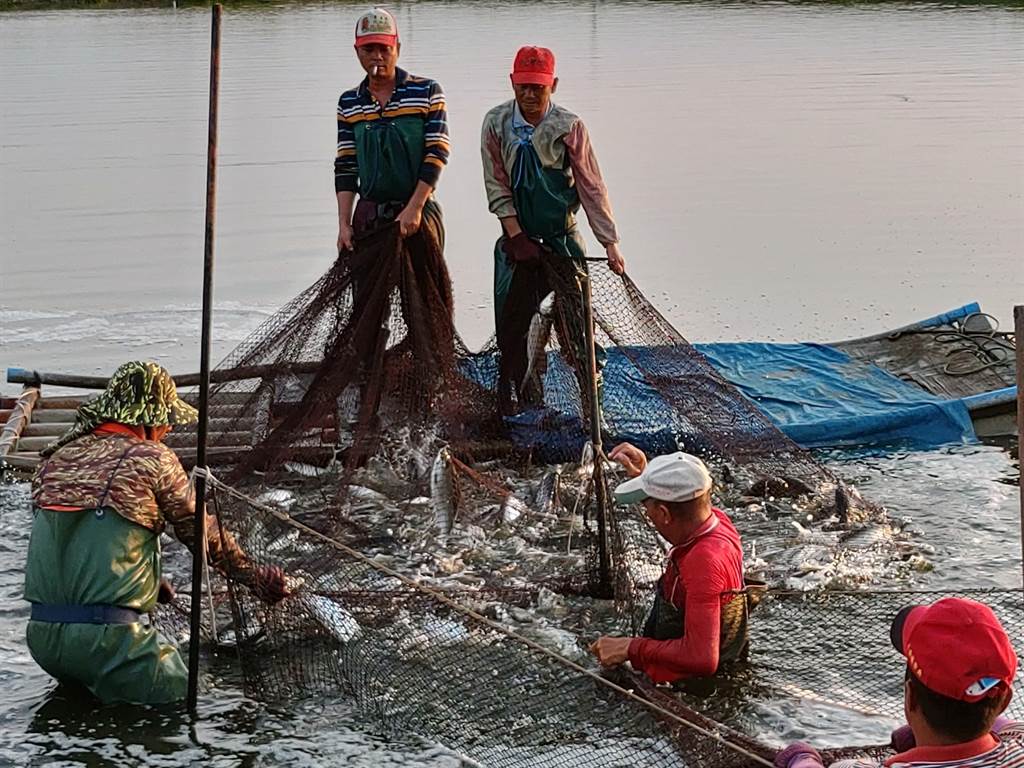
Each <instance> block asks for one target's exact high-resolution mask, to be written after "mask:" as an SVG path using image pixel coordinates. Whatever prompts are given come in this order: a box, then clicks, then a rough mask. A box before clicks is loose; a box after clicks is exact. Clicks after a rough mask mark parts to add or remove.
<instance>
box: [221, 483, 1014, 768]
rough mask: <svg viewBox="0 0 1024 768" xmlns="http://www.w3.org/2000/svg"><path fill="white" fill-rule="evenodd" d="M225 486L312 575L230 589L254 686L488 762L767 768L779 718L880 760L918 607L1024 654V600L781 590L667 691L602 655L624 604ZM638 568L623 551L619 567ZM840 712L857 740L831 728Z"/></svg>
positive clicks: (1003, 594) (833, 752)
mask: <svg viewBox="0 0 1024 768" xmlns="http://www.w3.org/2000/svg"><path fill="white" fill-rule="evenodd" d="M210 483H211V486H212V504H213V508H214V511H215V513H216V514H217V515H218V516H219V517H220V519H221V521H222V523H223V524H224V525H225V526H227V527H228V529H230V530H234V531H236V532H237V534H238V536H239V539H240V541H242V542H243V543H244V546H245V547H246V550H247V552H248V553H249V556H250V557H251V558H252V559H253V560H254V561H255V562H256V563H258V564H264V565H280V564H282V563H297V562H298V563H301V564H302V567H301V568H293V570H292V572H291V575H292V577H293V578H295V579H296V580H297V581H296V583H295V591H294V594H293V595H292V596H290V597H288V598H286V599H285V600H284V601H282V602H280V603H278V604H276V605H273V606H268V605H266V604H264V603H262V602H260V601H258V600H257V599H255V598H254V597H252V596H251V595H250V594H249V593H248V592H247V591H246V590H245V589H244V588H242V587H239V586H237V585H235V584H234V583H233V582H232V580H231V579H230V578H229V579H228V581H227V583H228V587H229V591H230V594H231V601H230V608H231V611H232V617H233V629H232V630H231V638H230V639H229V638H226V637H224V636H223V635H222V637H221V642H225V641H227V642H232V643H233V644H235V646H236V648H237V652H238V654H239V658H240V660H241V668H242V670H243V674H244V679H245V684H246V688H247V691H248V692H249V693H250V694H251V695H253V696H256V697H259V698H262V699H265V700H270V701H280V700H282V699H285V698H288V697H291V696H306V695H311V694H318V693H319V694H324V693H343V694H346V695H348V696H350V697H351V699H352V700H353V701H354V702H355V703H356V704H357V706H358V707H359V709H360V711H361V712H362V713H363V714H364V715H365V716H366V717H367V718H368V719H369V720H370V721H371V722H373V723H376V724H377V726H378V727H380V728H381V729H382V731H384V732H385V733H390V734H404V733H415V734H419V735H422V736H424V737H427V738H430V739H434V740H437V741H439V742H441V743H442V744H444V745H445V746H446V747H448V748H450V749H452V750H455V751H456V752H458V753H460V754H462V755H465V756H466V757H468V758H469V759H470V760H471V761H476V762H479V763H480V764H483V765H494V766H527V765H529V766H537V765H541V766H563V765H564V766H612V765H623V764H639V763H643V764H650V765H654V766H662V765H665V766H682V765H688V766H712V767H713V766H746V765H763V764H764V763H763V762H759V760H758V758H760V759H761V760H764V759H767V760H770V759H771V756H772V754H773V753H774V750H775V749H777V748H778V746H779V741H778V737H777V736H776V735H774V734H772V733H771V732H766V729H765V726H764V722H765V721H766V720H770V719H771V716H772V713H775V716H776V717H777V716H778V714H777V713H778V712H779V711H784V712H786V713H787V716H788V719H789V721H790V723H791V726H790V727H791V729H792V728H797V729H803V733H806V734H810V735H812V736H814V737H815V741H816V743H818V744H819V745H821V746H824V747H826V749H824V750H823V752H824V753H825V755H826V757H828V758H829V759H838V758H839V757H842V756H849V755H853V754H870V755H876V756H878V755H882V754H884V752H885V750H884V749H883V748H882V747H849V746H842V745H848V744H849V743H850V742H851V740H857V736H859V737H860V738H859V741H861V742H862V743H865V744H869V743H882V742H884V741H885V740H886V738H887V736H888V733H889V731H890V730H891V729H892V728H894V727H896V726H897V725H898V724H899V723H900V722H901V719H902V680H903V662H901V658H900V657H899V655H898V654H897V653H896V652H895V651H894V650H893V649H892V648H891V646H889V641H888V632H887V627H888V624H889V623H890V622H891V620H892V618H893V616H895V614H896V613H897V612H898V611H899V609H900V608H902V607H904V606H906V605H908V604H913V603H922V602H932V601H934V600H937V599H939V598H941V597H944V596H949V595H951V594H956V595H958V596H962V597H969V598H971V599H975V600H980V601H983V602H985V603H987V604H989V605H991V606H992V608H993V610H994V611H995V612H996V614H997V615H998V616H999V617H1000V619H1001V621H1002V622H1003V625H1004V626H1005V627H1006V629H1007V631H1008V632H1009V634H1010V635H1011V637H1012V638H1013V640H1014V642H1015V644H1017V645H1018V647H1019V648H1020V647H1022V646H1021V645H1020V641H1021V640H1022V638H1024V595H1022V593H1021V592H1020V591H993V590H969V591H960V592H956V593H945V592H920V591H892V592H834V591H825V592H801V593H798V592H792V591H766V592H763V593H760V597H761V599H760V603H759V605H758V606H757V608H756V610H755V613H754V616H753V620H752V622H751V650H750V654H749V657H748V658H747V659H745V660H742V661H737V662H734V663H733V664H731V665H730V666H729V667H727V668H724V669H722V670H721V671H720V673H719V674H718V675H717V676H716V677H715V678H712V679H699V680H694V681H688V682H687V683H685V684H683V685H681V686H677V687H675V688H668V687H655V686H653V685H651V684H650V683H649V682H647V681H645V679H644V678H643V677H642V676H639V675H636V674H633V673H628V672H624V671H621V670H620V671H614V672H601V671H600V670H598V668H597V667H596V665H595V663H594V662H593V660H592V658H590V657H589V656H588V654H587V653H586V650H585V645H584V643H585V642H586V640H588V639H590V638H592V637H594V636H596V635H597V634H598V633H600V632H604V631H613V630H615V629H621V628H622V624H621V621H620V616H619V614H617V613H616V611H615V608H614V602H613V601H593V600H583V599H575V600H574V599H573V598H571V597H562V596H557V595H554V596H553V595H552V594H551V593H549V592H548V591H547V590H546V588H544V587H537V586H524V587H520V588H510V587H508V586H501V584H502V577H501V575H500V574H496V575H495V577H494V579H493V581H491V582H489V583H483V584H478V585H475V586H473V587H468V586H466V587H456V588H452V587H451V586H446V587H444V586H440V585H439V584H438V583H437V582H436V581H434V580H432V579H431V578H429V576H428V577H426V578H423V577H420V578H417V579H416V580H415V581H414V580H413V579H411V578H410V577H409V576H405V575H403V573H401V572H400V571H399V570H397V568H398V567H400V566H398V565H396V564H395V563H394V561H392V560H388V559H386V558H382V557H380V553H379V552H377V553H372V554H365V553H364V552H362V551H360V550H359V549H355V548H353V547H350V546H348V545H347V544H345V543H343V542H341V541H340V540H338V539H334V538H332V537H331V536H329V535H326V534H324V533H322V532H320V531H317V530H316V529H315V528H313V527H311V526H309V525H306V524H304V523H302V522H300V521H299V520H297V519H295V518H294V517H293V516H292V515H291V514H290V513H289V512H286V511H284V510H282V509H281V508H279V507H276V506H272V505H265V504H261V503H259V502H256V501H255V500H253V499H250V498H247V497H246V496H245V494H243V493H241V492H239V491H238V490H236V489H234V488H233V487H231V486H227V485H224V484H222V483H220V482H219V481H217V480H216V479H215V478H211V479H210ZM370 551H371V552H372V547H371V549H370ZM627 561H628V557H626V556H625V555H623V554H621V553H616V560H615V562H614V564H613V565H614V568H615V570H617V571H618V570H620V569H629V568H631V567H633V564H631V563H629V562H627ZM392 566H395V567H392ZM403 570H407V569H405V568H403ZM229 576H230V574H229ZM602 611H604V612H603V613H602ZM1010 711H1011V714H1013V713H1020V707H1019V704H1014V705H1013V706H1012V707H1011V710H1010ZM837 713H838V715H839V716H840V717H839V720H840V722H841V723H842V728H843V730H842V732H839V733H831V734H829V733H827V732H826V733H821V732H820V730H819V729H820V725H821V722H822V719H823V718H827V717H833V718H834V717H835V716H836V714H837ZM794 723H795V725H792V724H794ZM792 732H793V731H792V730H790V733H792ZM798 733H799V730H798ZM471 764H473V763H471Z"/></svg>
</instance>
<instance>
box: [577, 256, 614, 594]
mask: <svg viewBox="0 0 1024 768" xmlns="http://www.w3.org/2000/svg"><path fill="white" fill-rule="evenodd" d="M580 288H581V291H582V293H583V315H584V317H583V324H584V326H585V328H586V334H587V365H588V368H589V370H588V374H589V375H588V376H587V389H588V390H589V391H590V442H591V446H592V447H593V449H594V502H595V503H596V505H597V551H598V578H599V580H600V586H601V592H602V593H604V594H610V593H611V561H610V556H609V551H608V520H607V516H606V511H607V505H608V504H607V502H608V500H607V498H606V495H605V485H604V467H603V466H602V465H603V464H604V458H603V457H604V451H603V450H602V446H601V403H600V401H599V400H598V387H597V344H596V342H595V341H594V303H593V294H592V293H591V288H590V275H586V274H584V275H580Z"/></svg>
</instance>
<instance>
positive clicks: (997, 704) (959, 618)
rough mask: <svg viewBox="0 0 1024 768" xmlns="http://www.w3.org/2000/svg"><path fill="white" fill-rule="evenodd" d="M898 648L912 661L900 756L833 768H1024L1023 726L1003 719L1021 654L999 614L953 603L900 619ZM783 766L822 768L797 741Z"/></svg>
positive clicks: (782, 756)
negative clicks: (1023, 767)
mask: <svg viewBox="0 0 1024 768" xmlns="http://www.w3.org/2000/svg"><path fill="white" fill-rule="evenodd" d="M890 636H891V638H892V643H893V645H894V646H895V648H896V650H897V651H899V652H900V653H901V654H903V656H904V657H905V658H906V660H907V671H906V681H905V683H904V688H903V696H904V699H903V707H904V711H905V712H906V715H907V725H904V726H903V727H901V728H897V729H896V730H895V731H893V734H892V747H893V748H894V749H895V750H896V752H897V754H896V755H895V756H893V757H890V758H889V759H887V760H885V761H884V763H879V762H877V761H873V760H843V761H840V762H838V763H833V768H839V767H840V766H841V767H842V768H878V766H880V765H884V766H892V767H893V768H911V767H912V766H919V767H923V766H936V765H942V766H943V768H955V767H956V766H970V768H995V766H1004V768H1010V766H1024V723H1019V722H1014V721H1011V720H1009V719H1008V718H1005V717H1000V715H1001V714H1002V712H1003V711H1004V710H1005V709H1006V707H1007V705H1009V703H1010V697H1011V696H1012V695H1013V681H1014V678H1015V677H1016V675H1017V654H1016V653H1014V650H1013V645H1012V644H1011V643H1010V638H1009V637H1007V635H1006V631H1005V630H1004V629H1003V626H1002V624H1000V623H999V619H998V618H996V615H995V614H994V613H993V612H992V609H991V608H989V607H988V606H987V605H983V604H982V603H977V602H975V601H973V600H965V599H962V598H956V597H950V598H945V599H943V600H939V601H937V602H935V603H933V604H932V605H915V606H909V607H907V608H904V609H903V610H902V611H900V612H899V614H897V616H896V618H895V620H894V621H893V623H892V627H891V630H890ZM775 765H776V766H778V768H822V766H823V763H822V760H821V756H820V755H819V754H818V752H817V751H816V750H815V749H814V748H813V747H811V746H809V745H808V744H805V743H803V742H797V743H795V744H791V745H790V746H789V747H787V748H786V749H784V750H782V751H781V752H779V753H778V755H776V758H775Z"/></svg>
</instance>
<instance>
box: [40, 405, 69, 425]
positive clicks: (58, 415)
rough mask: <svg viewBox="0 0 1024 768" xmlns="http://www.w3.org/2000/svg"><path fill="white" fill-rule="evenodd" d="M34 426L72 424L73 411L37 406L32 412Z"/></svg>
mask: <svg viewBox="0 0 1024 768" xmlns="http://www.w3.org/2000/svg"><path fill="white" fill-rule="evenodd" d="M32 422H33V423H34V424H74V423H75V411H73V410H71V409H70V408H41V407H39V406H38V405H37V406H36V408H35V410H34V411H33V412H32Z"/></svg>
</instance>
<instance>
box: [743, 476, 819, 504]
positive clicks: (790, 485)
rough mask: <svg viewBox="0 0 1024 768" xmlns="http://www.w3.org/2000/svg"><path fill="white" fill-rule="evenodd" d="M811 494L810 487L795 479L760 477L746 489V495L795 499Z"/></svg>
mask: <svg viewBox="0 0 1024 768" xmlns="http://www.w3.org/2000/svg"><path fill="white" fill-rule="evenodd" d="M811 493H813V491H812V490H811V488H810V486H808V485H807V483H805V482H803V481H802V480H799V479H797V478H795V477H762V478H761V479H760V480H757V481H756V482H755V483H754V484H753V485H751V486H750V488H749V489H747V493H746V495H747V496H760V497H762V498H767V497H774V498H781V499H795V498H797V497H798V496H804V495H807V494H811Z"/></svg>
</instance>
